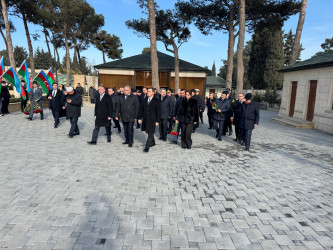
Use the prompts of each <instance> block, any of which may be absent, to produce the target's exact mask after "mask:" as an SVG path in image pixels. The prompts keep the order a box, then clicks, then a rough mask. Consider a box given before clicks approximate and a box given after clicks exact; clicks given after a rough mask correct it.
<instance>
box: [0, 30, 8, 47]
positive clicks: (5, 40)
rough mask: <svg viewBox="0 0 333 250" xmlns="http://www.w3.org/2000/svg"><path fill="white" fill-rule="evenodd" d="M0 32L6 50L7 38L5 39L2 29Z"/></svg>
mask: <svg viewBox="0 0 333 250" xmlns="http://www.w3.org/2000/svg"><path fill="white" fill-rule="evenodd" d="M0 33H1V36H2V38H3V40H4V42H5V45H6V50H8V45H7V39H6V36H5V34H4V33H3V31H2V29H0Z"/></svg>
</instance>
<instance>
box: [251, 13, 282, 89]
mask: <svg viewBox="0 0 333 250" xmlns="http://www.w3.org/2000/svg"><path fill="white" fill-rule="evenodd" d="M282 24H283V21H282V20H281V19H279V18H276V17H274V18H272V19H269V20H265V21H262V22H260V23H258V24H257V25H256V28H255V32H254V34H253V35H252V46H251V55H250V61H249V70H248V79H249V81H250V84H251V85H252V86H253V87H254V88H255V89H267V88H272V89H279V88H281V87H282V83H283V75H282V73H279V72H277V70H279V69H281V68H283V66H284V52H283V37H282Z"/></svg>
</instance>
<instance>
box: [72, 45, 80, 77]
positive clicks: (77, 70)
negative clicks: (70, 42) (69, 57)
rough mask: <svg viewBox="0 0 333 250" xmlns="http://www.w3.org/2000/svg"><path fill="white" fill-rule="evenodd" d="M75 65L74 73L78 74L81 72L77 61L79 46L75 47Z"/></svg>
mask: <svg viewBox="0 0 333 250" xmlns="http://www.w3.org/2000/svg"><path fill="white" fill-rule="evenodd" d="M73 66H74V74H75V75H77V74H78V73H79V67H78V63H77V47H74V56H73Z"/></svg>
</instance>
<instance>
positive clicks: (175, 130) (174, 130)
mask: <svg viewBox="0 0 333 250" xmlns="http://www.w3.org/2000/svg"><path fill="white" fill-rule="evenodd" d="M177 130H178V122H176V123H175V125H174V126H173V129H172V131H171V132H170V135H178V132H177Z"/></svg>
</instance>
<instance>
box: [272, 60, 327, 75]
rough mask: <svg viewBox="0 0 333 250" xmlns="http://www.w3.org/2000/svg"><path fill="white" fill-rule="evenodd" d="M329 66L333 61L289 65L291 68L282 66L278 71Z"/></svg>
mask: <svg viewBox="0 0 333 250" xmlns="http://www.w3.org/2000/svg"><path fill="white" fill-rule="evenodd" d="M329 66H333V61H332V62H324V63H316V64H310V65H302V66H295V67H291V68H284V69H279V70H278V72H281V73H285V72H291V71H299V70H306V69H316V68H322V67H329Z"/></svg>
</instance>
